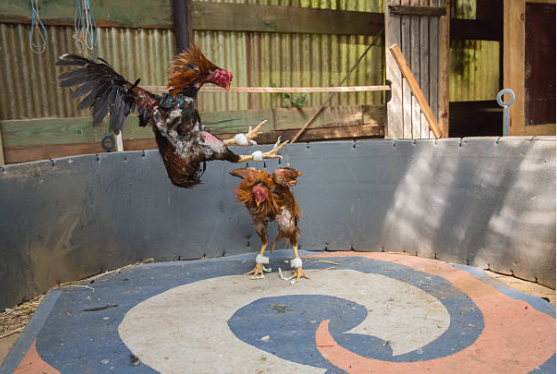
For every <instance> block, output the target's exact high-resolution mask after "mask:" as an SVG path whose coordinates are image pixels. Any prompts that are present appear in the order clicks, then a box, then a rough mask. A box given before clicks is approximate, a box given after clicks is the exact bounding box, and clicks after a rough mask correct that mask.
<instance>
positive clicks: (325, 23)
mask: <svg viewBox="0 0 557 374" xmlns="http://www.w3.org/2000/svg"><path fill="white" fill-rule="evenodd" d="M174 1H180V2H183V1H185V0H174ZM192 5H193V9H192V13H191V18H192V23H193V29H194V30H211V31H248V32H250V31H253V32H278V33H307V34H334V35H369V36H372V35H375V34H377V32H378V31H379V30H381V28H382V27H383V23H384V20H383V18H384V15H383V13H372V12H354V11H337V10H326V9H312V8H301V7H290V6H276V5H255V4H229V3H212V2H201V1H193V2H192ZM172 9H173V8H172V2H171V0H156V1H149V0H121V1H104V2H99V3H96V5H95V6H94V9H93V10H94V11H95V21H96V23H97V25H98V26H100V27H132V28H157V29H170V30H172V29H174V19H173V16H172V14H173V12H172ZM74 13H75V1H74V0H57V1H55V2H48V3H45V4H44V5H43V6H42V9H41V20H42V21H43V23H44V24H45V25H59V26H73V24H74ZM0 22H2V23H25V24H30V23H31V7H30V4H29V2H27V3H26V2H23V1H17V2H15V1H0Z"/></svg>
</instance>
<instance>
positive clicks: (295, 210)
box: [230, 167, 310, 283]
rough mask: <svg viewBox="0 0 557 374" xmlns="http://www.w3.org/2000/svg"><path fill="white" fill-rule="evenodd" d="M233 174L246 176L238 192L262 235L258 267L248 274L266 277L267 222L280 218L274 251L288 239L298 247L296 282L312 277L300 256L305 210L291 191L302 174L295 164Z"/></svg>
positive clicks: (254, 226)
mask: <svg viewBox="0 0 557 374" xmlns="http://www.w3.org/2000/svg"><path fill="white" fill-rule="evenodd" d="M230 174H231V175H233V176H235V177H239V178H242V179H243V181H241V182H240V185H239V186H238V188H237V189H235V190H234V192H235V193H236V197H237V198H238V201H239V202H240V203H243V204H245V206H246V207H247V208H248V210H249V212H250V214H251V217H252V225H253V228H254V229H255V231H256V232H257V234H258V235H259V237H260V238H261V251H260V252H259V255H257V258H256V261H255V262H256V265H255V268H254V269H253V270H252V271H250V272H249V273H247V274H253V278H254V279H260V278H264V277H265V276H264V271H265V270H266V269H265V267H264V265H266V264H268V263H269V259H268V258H267V257H265V249H266V248H267V244H268V242H269V241H268V238H267V224H268V223H269V222H270V221H277V224H278V235H277V237H276V239H275V242H274V243H273V246H272V247H271V252H272V251H273V250H274V249H275V246H276V245H277V243H278V242H279V241H280V240H282V239H288V240H289V241H290V245H291V246H292V249H293V250H294V259H293V260H292V261H290V264H291V265H292V267H293V268H295V270H294V275H293V276H292V278H294V283H296V282H298V281H299V280H300V278H301V277H304V278H307V279H310V278H309V277H308V276H307V275H306V273H305V272H304V270H303V268H302V260H301V259H300V257H299V256H298V240H297V236H298V233H299V232H300V229H299V228H298V219H299V217H300V216H301V214H302V212H301V210H300V208H299V207H298V204H297V202H296V198H295V197H294V194H293V193H292V191H291V190H290V187H291V186H294V185H295V184H296V183H297V181H296V179H297V178H298V177H299V176H300V175H302V173H300V172H299V171H297V170H296V169H293V168H291V167H283V168H278V169H276V170H275V171H274V173H273V174H272V175H270V174H269V173H267V172H266V171H265V170H256V169H254V168H242V169H236V170H233V171H231V172H230Z"/></svg>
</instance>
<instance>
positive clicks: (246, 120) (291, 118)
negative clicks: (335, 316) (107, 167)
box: [0, 105, 386, 149]
mask: <svg viewBox="0 0 557 374" xmlns="http://www.w3.org/2000/svg"><path fill="white" fill-rule="evenodd" d="M314 111H315V108H302V109H295V108H278V109H252V110H245V111H229V112H207V113H201V119H202V121H203V123H204V124H205V125H206V126H207V127H208V128H210V129H211V131H213V132H214V133H215V134H230V133H234V134H235V133H238V132H245V131H247V129H248V127H249V126H255V125H256V124H257V123H259V122H260V121H261V120H263V119H267V120H268V122H267V124H266V125H265V127H264V128H263V131H270V130H290V129H299V128H300V127H301V126H302V125H303V124H304V122H305V121H306V120H307V117H308V116H310V115H311V114H312V113H313V112H314ZM364 112H366V113H367V117H366V120H367V122H365V124H367V125H373V126H376V127H383V126H384V124H385V120H386V115H385V107H383V106H360V105H355V106H341V107H326V108H325V110H324V112H323V113H321V115H320V116H319V117H318V118H317V119H316V121H315V123H314V124H313V126H314V127H324V126H329V125H338V124H344V125H349V126H353V125H362V124H364V122H363V113H364ZM0 129H1V131H2V134H3V135H4V145H5V147H17V146H46V145H71V144H87V143H100V141H101V139H102V138H103V136H104V135H106V134H107V131H106V127H105V126H97V127H93V125H92V119H91V118H89V117H76V118H49V119H38V120H18V121H0ZM122 134H123V140H124V146H125V145H126V142H127V141H128V140H144V139H152V138H153V137H154V135H153V132H152V130H151V129H150V128H148V127H147V128H142V127H139V126H138V119H137V118H136V116H130V117H129V118H128V119H127V120H126V122H125V124H124V127H123V130H122ZM125 149H127V148H125Z"/></svg>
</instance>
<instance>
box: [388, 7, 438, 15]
mask: <svg viewBox="0 0 557 374" xmlns="http://www.w3.org/2000/svg"><path fill="white" fill-rule="evenodd" d="M389 12H390V13H392V14H398V15H402V16H426V17H428V16H429V17H441V16H444V15H445V14H447V10H446V9H445V8H443V7H433V6H419V5H414V4H412V5H389Z"/></svg>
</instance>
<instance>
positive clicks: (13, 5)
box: [0, 0, 174, 29]
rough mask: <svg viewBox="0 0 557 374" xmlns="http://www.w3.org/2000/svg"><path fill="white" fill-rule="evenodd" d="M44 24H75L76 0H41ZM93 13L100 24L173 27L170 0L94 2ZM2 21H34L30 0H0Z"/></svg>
mask: <svg viewBox="0 0 557 374" xmlns="http://www.w3.org/2000/svg"><path fill="white" fill-rule="evenodd" d="M40 5H41V7H40V16H41V20H42V21H43V23H44V24H45V25H60V26H73V24H74V14H75V7H76V2H75V0H56V1H48V2H41V3H40ZM93 15H94V17H95V22H96V23H97V26H100V27H141V28H165V29H172V28H173V23H174V22H173V19H172V2H171V1H170V0H119V1H102V2H95V3H94V4H93ZM0 22H3V23H26V24H30V23H31V4H30V2H29V1H0Z"/></svg>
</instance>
